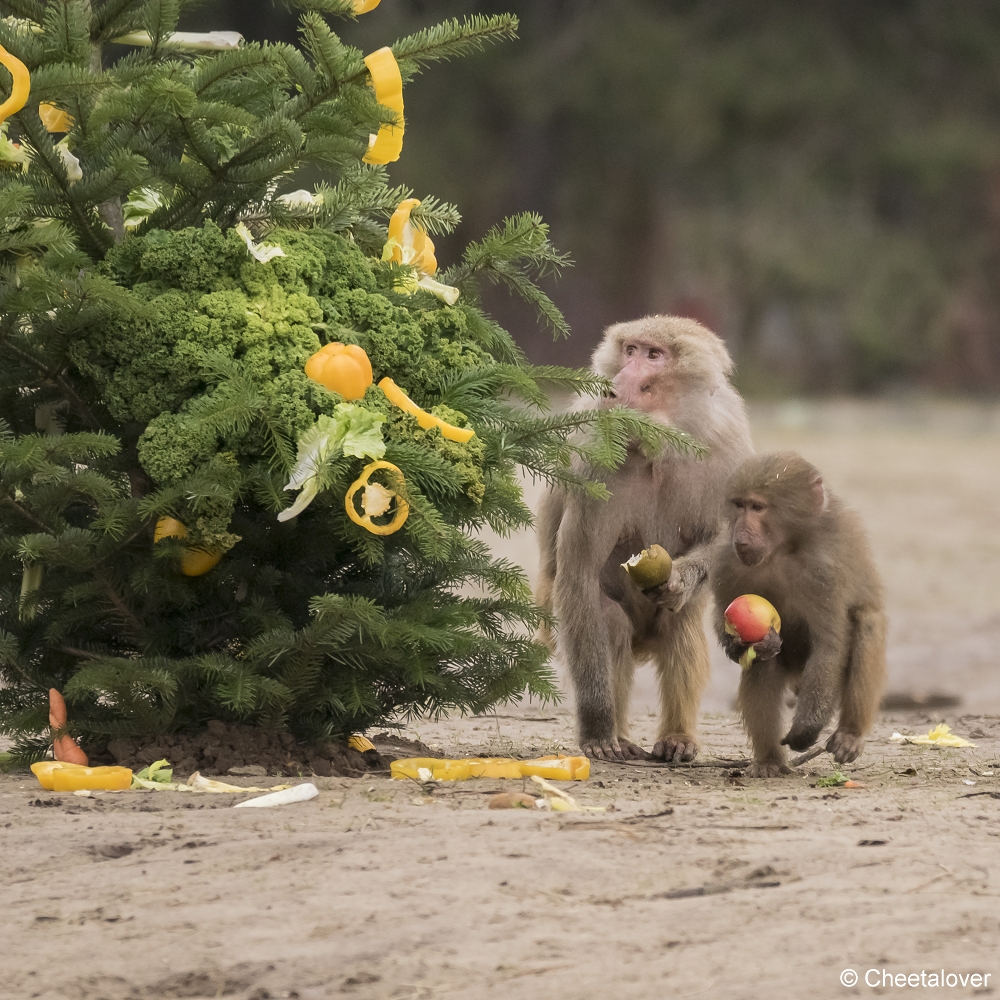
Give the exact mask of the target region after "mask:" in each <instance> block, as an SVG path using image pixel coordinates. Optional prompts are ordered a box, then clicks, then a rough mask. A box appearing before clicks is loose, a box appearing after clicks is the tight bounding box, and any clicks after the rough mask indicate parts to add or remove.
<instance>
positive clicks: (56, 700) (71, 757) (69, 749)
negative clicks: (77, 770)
mask: <svg viewBox="0 0 1000 1000" xmlns="http://www.w3.org/2000/svg"><path fill="white" fill-rule="evenodd" d="M66 719H67V714H66V699H65V698H63V696H62V694H60V693H59V691H57V690H56V689H55V688H49V727H50V728H52V729H54V730H60V729H65V728H66ZM52 756H53V757H55V759H56V760H58V761H64V762H65V763H67V764H80V765H82V766H83V767H86V766H87V765H88V764H89V763H90V761H89V760H88V759H87V755H86V754H85V753H84V752H83V751H82V750H81V749H80V747H78V746H77V743H76V740H74V739H73V737H72V736H70V735H69V734H68V733H63V734H62V735H61V736H56V737H55V738H54V739H53V740H52Z"/></svg>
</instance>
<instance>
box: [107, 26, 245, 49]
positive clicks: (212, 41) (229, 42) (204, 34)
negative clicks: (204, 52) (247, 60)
mask: <svg viewBox="0 0 1000 1000" xmlns="http://www.w3.org/2000/svg"><path fill="white" fill-rule="evenodd" d="M113 41H115V42H117V43H118V44H119V45H139V46H142V47H143V48H148V47H149V46H150V45H152V44H153V39H152V38H151V37H150V35H149V32H148V31H130V32H129V33H128V34H127V35H121V36H120V37H119V38H115V39H113ZM163 41H164V43H165V44H167V45H176V46H177V47H178V48H182V49H211V50H214V51H217V52H218V51H222V50H224V49H238V48H239V47H240V43H241V42H242V41H243V36H242V35H241V34H240V33H239V32H238V31H174V32H172V33H171V34H169V35H167V37H166V38H164V39H163Z"/></svg>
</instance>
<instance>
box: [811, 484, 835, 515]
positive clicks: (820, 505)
mask: <svg viewBox="0 0 1000 1000" xmlns="http://www.w3.org/2000/svg"><path fill="white" fill-rule="evenodd" d="M809 490H810V492H811V493H812V498H813V503H814V504H815V511H816V513H817V514H822V513H823V511H824V510H826V508H827V505H828V504H829V502H830V500H829V497H827V495H826V487H825V486H824V485H823V477H822V476H817V477H816V478H815V479H814V480H813V481H812V482H811V483H810V484H809Z"/></svg>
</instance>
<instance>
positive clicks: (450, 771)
mask: <svg viewBox="0 0 1000 1000" xmlns="http://www.w3.org/2000/svg"><path fill="white" fill-rule="evenodd" d="M421 770H425V771H430V772H431V775H432V776H433V777H434V778H435V779H436V780H437V781H465V780H466V779H468V778H530V777H531V776H532V775H538V777H539V778H547V779H549V780H552V781H586V780H587V778H589V777H590V761H589V760H588V759H587V758H586V757H564V756H561V755H557V754H552V755H550V756H547V757H539V758H538V759H537V760H514V759H513V758H512V757H463V758H462V759H460V760H446V759H443V758H439V757H405V758H403V759H402V760H394V761H392V762H391V763H390V764H389V771H390V773H391V775H392V777H393V778H412V779H413V780H414V781H419V780H420V771H421Z"/></svg>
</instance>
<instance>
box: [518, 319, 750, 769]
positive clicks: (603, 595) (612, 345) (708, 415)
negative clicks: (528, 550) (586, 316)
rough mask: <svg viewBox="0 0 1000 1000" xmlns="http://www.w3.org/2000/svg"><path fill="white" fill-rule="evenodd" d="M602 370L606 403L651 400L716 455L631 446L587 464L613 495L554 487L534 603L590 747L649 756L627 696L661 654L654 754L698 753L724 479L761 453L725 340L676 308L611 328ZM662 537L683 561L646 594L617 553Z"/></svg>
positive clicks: (604, 753) (621, 755)
mask: <svg viewBox="0 0 1000 1000" xmlns="http://www.w3.org/2000/svg"><path fill="white" fill-rule="evenodd" d="M593 367H594V370H595V371H596V372H598V373H599V374H601V375H604V376H606V377H608V378H610V379H611V380H612V382H613V384H614V390H613V392H612V393H611V394H610V395H609V396H608V397H607V398H606V399H605V400H603V401H602V405H605V406H608V407H611V406H626V407H631V408H633V409H637V410H642V411H643V412H645V413H648V414H649V415H650V416H652V417H654V418H655V419H656V420H660V421H662V422H663V423H665V424H670V425H672V426H674V427H677V428H679V429H681V430H684V431H687V432H688V433H689V434H690V435H691V436H692V437H693V438H695V439H696V440H697V441H699V442H700V443H702V444H703V445H705V446H706V447H707V448H708V454H707V457H704V458H698V457H695V456H691V455H681V454H678V453H676V452H674V451H673V450H670V449H668V450H667V451H665V452H664V453H663V454H662V455H661V456H660V457H658V458H656V459H653V460H650V459H648V458H646V457H645V456H644V455H642V454H641V452H640V451H639V450H638V448H633V449H630V451H629V455H628V458H627V460H626V461H625V463H624V464H623V465H622V466H621V467H620V468H619V469H618V470H617V471H615V472H614V473H611V474H608V473H607V472H601V471H597V470H593V469H589V470H586V471H587V472H588V473H589V474H590V475H592V476H594V477H595V478H602V479H604V481H605V482H606V483H607V487H608V489H609V491H610V492H611V494H612V496H611V499H610V500H608V501H602V500H596V499H594V498H592V497H587V496H585V495H582V494H580V493H569V492H567V491H566V490H564V489H559V488H556V489H553V490H551V491H550V492H549V493H548V495H547V496H546V498H545V501H544V503H543V506H542V510H541V512H540V516H539V541H540V545H541V574H540V583H539V587H538V593H537V597H538V601H539V603H540V604H541V605H542V606H543V607H547V608H549V609H551V610H552V611H554V612H555V615H556V617H557V621H558V627H557V630H558V635H557V639H558V645H559V648H560V650H561V651H562V653H563V654H564V656H565V658H566V660H567V662H568V665H569V669H570V674H571V676H572V679H573V686H574V690H575V693H576V705H577V717H578V721H579V735H580V743H581V746H582V748H583V751H584V753H586V754H587V756H588V757H599V758H605V759H615V758H618V759H625V758H629V757H640V758H641V757H646V756H648V755H647V754H646V752H645V751H644V750H642V749H641V748H640V747H638V746H636V745H635V744H634V743H632V742H630V741H629V739H628V732H629V717H628V705H629V694H630V692H631V688H632V677H633V674H634V672H635V666H636V664H637V663H641V662H644V661H646V660H653V661H654V663H655V665H656V668H657V670H658V673H659V682H660V698H661V706H662V707H661V713H660V725H659V735H658V737H657V741H656V744H655V746H654V748H653V756H654V757H657V758H660V759H664V760H673V761H687V760H693V759H694V757H695V755H696V754H697V752H698V745H697V742H696V740H695V726H696V722H697V715H698V704H699V701H700V698H701V693H702V690H703V688H704V686H705V683H706V681H707V679H708V676H709V659H708V646H707V642H706V637H705V631H704V627H703V624H702V616H703V612H704V609H705V601H706V600H707V596H708V591H707V588H706V587H702V586H701V584H702V582H703V581H704V580H705V578H706V576H707V572H708V551H709V544H710V543H711V541H712V539H713V538H714V537H715V535H716V532H717V531H718V529H719V524H720V520H719V511H720V507H721V502H722V498H723V492H722V491H723V487H724V485H725V482H726V480H727V479H728V477H729V474H730V473H731V472H732V470H733V469H734V468H735V467H736V466H737V465H738V464H739V463H740V462H741V461H742V460H743V459H744V458H745V457H746V456H747V455H749V454H750V453H751V452H752V451H753V446H752V445H751V443H750V431H749V428H748V427H747V419H746V413H745V410H744V407H743V400H742V399H741V398H740V396H739V394H738V393H737V392H736V390H735V389H734V388H733V387H732V386H731V385H730V383H729V374H730V372H731V371H732V361H731V360H730V358H729V354H728V353H727V351H726V348H725V346H724V345H723V343H722V341H721V340H720V339H719V338H718V337H717V336H716V335H715V334H714V333H712V332H711V331H710V330H707V329H705V327H703V326H701V325H700V324H699V323H696V322H694V321H693V320H690V319H682V318H680V317H677V316H648V317H646V318H645V319H641V320H636V321H635V322H631V323H620V324H617V325H616V326H612V327H610V328H609V329H608V330H607V331H606V332H605V335H604V339H603V340H602V342H601V344H600V345H599V346H598V348H597V350H596V351H595V352H594V357H593ZM653 543H658V544H660V545H662V546H663V547H664V548H665V549H666V550H667V551H668V552H669V553H670V555H671V556H672V557H673V558H674V565H673V571H672V573H671V575H670V578H669V580H668V581H667V583H666V584H664V585H661V586H660V587H658V588H656V589H655V590H653V591H646V592H645V593H643V592H642V591H640V590H639V589H638V587H636V586H635V584H634V583H632V581H631V580H630V579H629V577H628V576H627V574H626V573H625V572H624V571H623V570H622V567H621V563H622V562H624V561H625V560H626V559H628V557H629V556H631V555H633V554H634V553H636V552H639V551H640V549H642V548H644V547H646V546H648V545H651V544H653Z"/></svg>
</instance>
